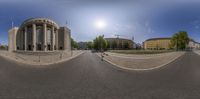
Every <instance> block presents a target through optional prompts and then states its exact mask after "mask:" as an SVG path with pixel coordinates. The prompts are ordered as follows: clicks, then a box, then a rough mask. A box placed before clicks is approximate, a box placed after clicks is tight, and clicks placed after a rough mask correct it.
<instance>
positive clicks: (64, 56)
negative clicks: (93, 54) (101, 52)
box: [0, 50, 85, 65]
mask: <svg viewBox="0 0 200 99" xmlns="http://www.w3.org/2000/svg"><path fill="white" fill-rule="evenodd" d="M84 52H85V51H81V50H77V51H72V52H71V51H68V52H60V53H58V54H49V55H48V54H47V55H34V54H33V55H28V54H20V53H14V52H8V51H0V56H2V57H4V58H6V59H9V60H12V61H15V62H18V63H23V64H28V65H51V64H56V63H60V62H64V61H67V60H70V59H73V58H75V57H77V56H79V55H81V54H83V53H84Z"/></svg>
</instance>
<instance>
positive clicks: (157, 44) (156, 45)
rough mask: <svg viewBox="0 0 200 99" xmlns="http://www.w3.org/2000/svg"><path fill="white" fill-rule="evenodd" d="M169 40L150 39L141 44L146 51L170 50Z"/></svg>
mask: <svg viewBox="0 0 200 99" xmlns="http://www.w3.org/2000/svg"><path fill="white" fill-rule="evenodd" d="M170 43H171V38H151V39H148V40H146V41H145V42H144V43H143V46H144V49H146V50H168V49H170Z"/></svg>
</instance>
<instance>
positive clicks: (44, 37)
mask: <svg viewBox="0 0 200 99" xmlns="http://www.w3.org/2000/svg"><path fill="white" fill-rule="evenodd" d="M70 38H71V32H70V29H68V28H67V27H59V25H58V24H57V23H55V22H54V21H52V20H50V19H47V18H31V19H28V20H25V21H24V22H23V23H22V24H21V26H20V27H14V28H12V29H10V30H9V43H8V49H9V51H33V52H35V51H55V50H71V39H70Z"/></svg>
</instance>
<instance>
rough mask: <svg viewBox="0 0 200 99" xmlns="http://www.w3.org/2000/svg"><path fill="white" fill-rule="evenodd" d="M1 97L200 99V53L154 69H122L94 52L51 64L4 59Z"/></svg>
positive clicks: (0, 62)
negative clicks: (32, 63)
mask: <svg viewBox="0 0 200 99" xmlns="http://www.w3.org/2000/svg"><path fill="white" fill-rule="evenodd" d="M0 99H200V56H198V55H197V54H195V53H192V52H188V53H186V54H185V55H184V56H182V57H180V58H179V59H177V60H176V61H174V62H172V63H170V64H169V65H167V66H165V67H163V68H161V69H156V70H152V71H145V72H138V71H127V70H121V69H119V68H117V67H115V66H112V65H110V64H109V63H107V62H103V61H101V59H100V58H99V57H98V56H96V55H95V54H92V53H90V52H86V53H84V54H82V55H81V56H79V57H77V58H75V59H73V60H70V61H68V62H64V63H60V64H56V65H51V66H49V67H48V68H32V67H31V66H25V65H22V64H16V63H14V62H11V61H8V60H6V59H3V58H1V57H0Z"/></svg>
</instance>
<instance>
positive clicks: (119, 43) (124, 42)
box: [105, 38, 135, 49]
mask: <svg viewBox="0 0 200 99" xmlns="http://www.w3.org/2000/svg"><path fill="white" fill-rule="evenodd" d="M105 40H106V41H107V43H108V49H133V48H134V46H135V43H134V42H133V41H132V40H129V39H124V38H105Z"/></svg>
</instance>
